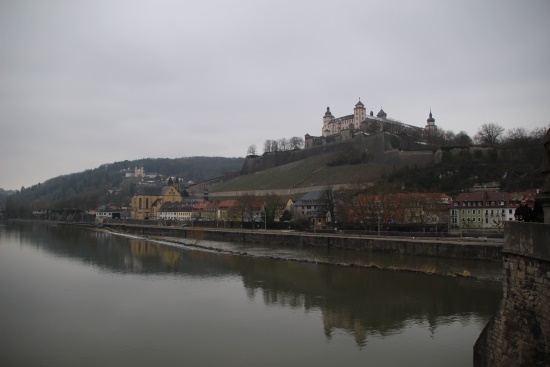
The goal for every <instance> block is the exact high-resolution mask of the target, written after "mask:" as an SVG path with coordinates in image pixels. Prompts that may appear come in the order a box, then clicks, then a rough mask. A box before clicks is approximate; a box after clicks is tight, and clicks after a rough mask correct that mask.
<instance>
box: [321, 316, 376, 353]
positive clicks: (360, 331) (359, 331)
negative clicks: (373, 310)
mask: <svg viewBox="0 0 550 367" xmlns="http://www.w3.org/2000/svg"><path fill="white" fill-rule="evenodd" d="M348 311H349V310H343V312H340V313H338V312H331V310H326V309H323V311H322V313H323V327H324V330H325V335H326V337H327V338H328V339H330V338H331V337H332V331H333V330H334V329H341V330H347V331H348V332H350V333H351V334H353V336H354V339H355V342H356V343H357V345H359V346H361V347H364V346H365V345H367V330H366V329H365V326H364V325H363V323H362V322H361V320H359V319H357V318H355V317H353V315H351V314H350V313H349V312H348Z"/></svg>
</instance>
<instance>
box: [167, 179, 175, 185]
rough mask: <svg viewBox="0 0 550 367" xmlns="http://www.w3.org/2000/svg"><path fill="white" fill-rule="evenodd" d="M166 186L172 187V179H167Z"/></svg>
mask: <svg viewBox="0 0 550 367" xmlns="http://www.w3.org/2000/svg"><path fill="white" fill-rule="evenodd" d="M167 185H168V186H174V181H172V177H170V178H168V182H167Z"/></svg>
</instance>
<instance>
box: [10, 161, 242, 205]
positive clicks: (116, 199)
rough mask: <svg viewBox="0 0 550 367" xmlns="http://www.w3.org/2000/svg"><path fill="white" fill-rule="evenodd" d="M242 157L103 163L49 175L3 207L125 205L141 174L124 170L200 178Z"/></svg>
mask: <svg viewBox="0 0 550 367" xmlns="http://www.w3.org/2000/svg"><path fill="white" fill-rule="evenodd" d="M243 161H244V159H243V158H223V157H190V158H176V159H168V158H158V159H153V158H147V159H140V160H134V161H123V162H115V163H111V164H104V165H102V166H100V167H98V168H95V169H91V170H86V171H84V172H79V173H73V174H69V175H64V176H59V177H55V178H52V179H49V180H47V181H45V182H43V183H39V184H37V185H34V186H32V187H29V188H26V189H23V190H22V191H20V192H17V193H16V194H14V195H10V196H8V197H7V198H6V211H13V210H15V211H17V212H22V211H29V210H32V209H43V208H52V209H53V208H61V209H62V208H75V209H90V208H96V207H97V206H98V205H101V204H107V203H114V204H117V205H125V204H126V205H127V204H128V203H129V200H130V198H131V196H132V195H133V194H134V193H135V191H136V189H137V188H138V186H139V183H140V181H141V180H142V179H141V178H125V177H124V174H123V170H127V169H131V170H133V169H134V168H135V167H143V168H144V170H145V172H146V173H149V174H155V175H156V176H157V177H156V180H157V181H158V184H162V183H163V182H164V178H163V177H168V176H175V177H179V178H180V179H182V180H183V181H184V182H188V181H203V180H208V179H211V178H214V177H219V176H222V175H223V174H225V173H227V172H236V171H239V170H240V169H241V166H242V164H243Z"/></svg>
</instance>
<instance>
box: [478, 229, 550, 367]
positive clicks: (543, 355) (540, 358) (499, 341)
mask: <svg viewBox="0 0 550 367" xmlns="http://www.w3.org/2000/svg"><path fill="white" fill-rule="evenodd" d="M504 230H505V234H504V236H505V237H504V249H503V251H502V253H503V267H504V280H503V299H502V301H501V304H500V306H499V309H498V311H497V314H496V315H495V316H494V317H493V318H492V319H491V320H490V321H489V323H488V324H487V325H486V326H485V329H484V330H483V332H482V333H481V335H480V336H479V339H478V340H477V342H476V344H475V347H474V365H475V366H499V367H500V366H550V225H548V224H542V223H525V222H506V224H505V227H504Z"/></svg>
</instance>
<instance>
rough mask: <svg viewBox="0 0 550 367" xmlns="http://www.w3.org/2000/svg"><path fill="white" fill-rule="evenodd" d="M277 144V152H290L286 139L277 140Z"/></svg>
mask: <svg viewBox="0 0 550 367" xmlns="http://www.w3.org/2000/svg"><path fill="white" fill-rule="evenodd" d="M278 144H279V150H281V151H284V150H290V142H289V141H288V139H287V138H281V139H279V141H278Z"/></svg>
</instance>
